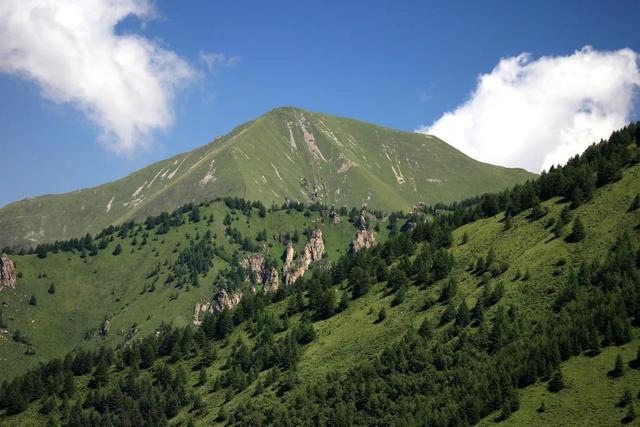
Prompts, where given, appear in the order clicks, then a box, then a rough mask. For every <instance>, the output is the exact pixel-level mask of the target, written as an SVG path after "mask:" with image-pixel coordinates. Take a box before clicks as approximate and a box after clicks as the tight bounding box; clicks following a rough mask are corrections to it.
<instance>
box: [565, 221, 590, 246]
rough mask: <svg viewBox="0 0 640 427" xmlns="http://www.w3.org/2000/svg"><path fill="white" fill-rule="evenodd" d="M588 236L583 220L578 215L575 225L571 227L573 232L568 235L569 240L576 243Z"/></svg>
mask: <svg viewBox="0 0 640 427" xmlns="http://www.w3.org/2000/svg"><path fill="white" fill-rule="evenodd" d="M585 237H586V231H585V228H584V225H583V224H582V221H580V217H576V219H575V220H573V227H572V229H571V234H569V235H568V236H567V242H572V243H576V242H579V241H581V240H582V239H584V238H585Z"/></svg>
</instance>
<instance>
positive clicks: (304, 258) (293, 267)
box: [283, 230, 324, 286]
mask: <svg viewBox="0 0 640 427" xmlns="http://www.w3.org/2000/svg"><path fill="white" fill-rule="evenodd" d="M323 254H324V240H323V239H322V230H314V231H313V233H312V234H311V237H309V240H308V241H307V244H306V245H305V246H304V250H303V252H302V254H301V256H300V257H299V258H298V259H294V255H295V251H294V249H293V247H292V246H287V249H286V250H285V256H284V258H285V260H284V269H283V270H284V282H285V284H286V285H287V286H290V285H292V284H294V283H295V282H296V280H298V278H300V277H302V276H303V275H304V273H305V272H306V271H307V270H308V269H309V265H310V264H311V263H312V262H315V261H318V260H320V259H321V258H322V255H323Z"/></svg>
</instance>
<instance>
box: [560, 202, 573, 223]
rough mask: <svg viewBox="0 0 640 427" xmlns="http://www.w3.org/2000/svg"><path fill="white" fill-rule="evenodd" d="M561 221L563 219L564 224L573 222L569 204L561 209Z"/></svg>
mask: <svg viewBox="0 0 640 427" xmlns="http://www.w3.org/2000/svg"><path fill="white" fill-rule="evenodd" d="M560 221H562V223H563V224H569V223H570V222H571V209H570V208H569V206H565V207H564V208H562V211H560Z"/></svg>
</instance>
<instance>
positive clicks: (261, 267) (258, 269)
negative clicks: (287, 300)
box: [240, 254, 280, 292]
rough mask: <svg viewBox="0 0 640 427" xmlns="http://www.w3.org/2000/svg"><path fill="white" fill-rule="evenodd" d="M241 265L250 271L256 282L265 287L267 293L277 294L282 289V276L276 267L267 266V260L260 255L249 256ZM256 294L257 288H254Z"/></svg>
mask: <svg viewBox="0 0 640 427" xmlns="http://www.w3.org/2000/svg"><path fill="white" fill-rule="evenodd" d="M240 265H241V266H242V268H244V269H245V270H247V271H249V274H251V275H252V276H253V277H255V282H256V283H258V284H261V285H263V286H264V291H265V292H275V291H277V290H278V288H279V287H280V274H279V273H278V270H277V269H276V268H275V267H274V266H271V267H269V266H267V263H266V262H265V259H264V257H263V256H262V255H260V254H250V255H247V256H246V257H245V258H244V259H243V260H242V261H240ZM254 292H255V288H254Z"/></svg>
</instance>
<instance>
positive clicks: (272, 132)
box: [0, 108, 534, 247]
mask: <svg viewBox="0 0 640 427" xmlns="http://www.w3.org/2000/svg"><path fill="white" fill-rule="evenodd" d="M533 176H534V175H533V174H531V173H529V172H527V171H525V170H523V169H509V168H503V167H498V166H493V165H489V164H486V163H481V162H478V161H476V160H473V159H472V158H470V157H468V156H466V155H465V154H463V153H461V152H460V151H458V150H456V149H454V148H453V147H451V146H449V145H448V144H446V143H445V142H443V141H441V140H440V139H438V138H436V137H434V136H428V135H424V134H419V133H412V132H402V131H398V130H394V129H389V128H385V127H380V126H375V125H371V124H368V123H364V122H361V121H357V120H352V119H347V118H340V117H334V116H330V115H327V114H321V113H312V112H307V111H303V110H300V109H296V108H277V109H275V110H272V111H270V112H268V113H266V114H264V115H262V116H260V117H258V118H257V119H255V120H253V121H250V122H248V123H245V124H243V125H241V126H239V127H237V128H235V129H234V130H233V131H231V132H230V133H229V134H227V135H225V136H222V137H218V138H216V139H215V140H214V141H212V142H210V143H209V144H207V145H204V146H202V147H199V148H197V149H195V150H193V151H190V152H187V153H182V154H178V155H176V156H174V157H171V158H169V159H166V160H163V161H160V162H157V163H154V164H152V165H150V166H148V167H145V168H143V169H141V170H139V171H137V172H134V173H132V174H130V175H128V176H127V177H124V178H122V179H119V180H117V181H114V182H111V183H108V184H104V185H100V186H98V187H94V188H89V189H83V190H78V191H74V192H70V193H65V194H58V195H46V196H40V197H35V198H30V199H25V200H21V201H18V202H15V203H12V204H9V205H7V206H6V207H4V208H2V209H0V247H3V246H6V245H10V246H25V245H34V244H37V243H40V242H44V241H52V240H57V239H65V238H69V237H71V236H78V235H81V234H84V233H86V232H95V231H97V230H99V229H101V228H103V227H105V226H107V225H109V224H117V223H120V222H123V221H128V220H132V219H140V218H144V217H146V216H147V215H151V214H158V213H159V212H161V211H165V210H171V209H173V208H175V207H177V206H180V205H182V204H185V203H190V202H197V201H202V200H205V199H212V198H216V197H225V196H238V197H244V198H246V199H249V200H260V201H262V202H264V203H265V204H267V205H269V204H271V203H277V204H280V203H282V202H284V201H285V200H287V199H288V200H297V201H304V202H320V203H323V204H326V205H336V206H362V205H366V206H368V207H370V208H372V209H383V210H398V209H408V208H410V207H411V206H413V205H415V204H416V203H420V202H424V203H427V204H431V203H436V202H450V201H453V200H460V199H463V198H465V197H469V196H473V195H477V194H481V193H484V192H489V191H496V190H500V189H502V188H506V187H508V186H511V185H513V184H515V183H519V182H524V181H526V180H527V179H530V178H532V177H533Z"/></svg>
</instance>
